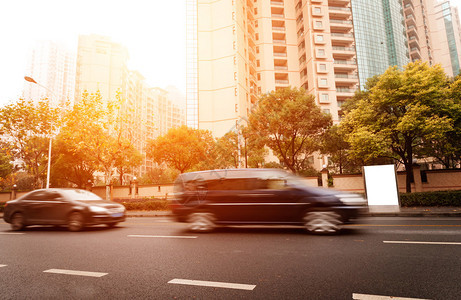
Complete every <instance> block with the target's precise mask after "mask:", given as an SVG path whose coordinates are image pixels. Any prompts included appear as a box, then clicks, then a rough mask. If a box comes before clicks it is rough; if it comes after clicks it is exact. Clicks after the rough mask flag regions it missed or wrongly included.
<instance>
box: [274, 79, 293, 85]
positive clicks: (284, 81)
mask: <svg viewBox="0 0 461 300" xmlns="http://www.w3.org/2000/svg"><path fill="white" fill-rule="evenodd" d="M289 84H290V82H289V81H288V79H276V80H275V85H277V86H284V87H287V86H288V85H289Z"/></svg>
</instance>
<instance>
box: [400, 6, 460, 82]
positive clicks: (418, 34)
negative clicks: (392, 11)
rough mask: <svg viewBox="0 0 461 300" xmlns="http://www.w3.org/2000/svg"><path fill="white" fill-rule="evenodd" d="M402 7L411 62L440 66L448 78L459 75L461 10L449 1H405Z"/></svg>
mask: <svg viewBox="0 0 461 300" xmlns="http://www.w3.org/2000/svg"><path fill="white" fill-rule="evenodd" d="M403 8H404V15H405V25H406V33H407V35H408V48H409V53H410V58H411V60H412V61H414V60H418V59H419V60H422V61H427V62H429V64H430V65H433V64H441V65H442V67H443V68H444V70H445V72H446V73H447V75H448V76H456V75H457V74H458V73H459V69H460V62H461V39H460V32H461V31H460V25H459V24H460V23H459V14H458V9H457V8H455V7H452V6H451V5H450V1H448V0H445V1H437V0H403Z"/></svg>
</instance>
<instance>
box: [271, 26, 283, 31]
mask: <svg viewBox="0 0 461 300" xmlns="http://www.w3.org/2000/svg"><path fill="white" fill-rule="evenodd" d="M272 31H279V32H285V27H276V26H272Z"/></svg>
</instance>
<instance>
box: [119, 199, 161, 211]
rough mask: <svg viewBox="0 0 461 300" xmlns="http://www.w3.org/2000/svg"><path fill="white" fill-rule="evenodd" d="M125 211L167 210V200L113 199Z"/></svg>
mask: <svg viewBox="0 0 461 300" xmlns="http://www.w3.org/2000/svg"><path fill="white" fill-rule="evenodd" d="M114 201H115V202H118V203H121V204H123V205H124V206H125V208H126V209H127V210H169V207H168V203H169V202H168V200H165V199H148V198H144V199H115V200H114Z"/></svg>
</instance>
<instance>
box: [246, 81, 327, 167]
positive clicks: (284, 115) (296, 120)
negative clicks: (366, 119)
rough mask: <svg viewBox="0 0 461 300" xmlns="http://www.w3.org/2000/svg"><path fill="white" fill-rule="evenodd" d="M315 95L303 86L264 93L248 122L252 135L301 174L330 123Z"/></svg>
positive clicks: (251, 136)
mask: <svg viewBox="0 0 461 300" xmlns="http://www.w3.org/2000/svg"><path fill="white" fill-rule="evenodd" d="M331 122H332V121H331V116H330V115H328V114H325V113H323V112H322V111H321V110H320V108H319V107H318V106H317V105H316V104H315V100H314V97H313V96H312V95H308V94H307V93H306V92H305V91H304V90H303V89H300V90H298V89H296V88H286V89H281V90H277V91H275V92H272V93H268V94H266V95H263V96H262V97H261V99H260V100H259V102H258V106H257V108H256V109H255V111H254V112H253V113H252V114H251V115H250V118H249V122H248V130H249V136H250V138H251V139H254V140H259V141H260V142H261V143H263V144H265V145H266V146H267V147H269V148H270V149H272V151H274V153H275V154H276V155H277V156H278V158H279V159H280V160H281V162H283V163H284V165H285V166H287V167H288V168H289V169H290V170H291V171H293V172H295V173H298V172H300V171H302V170H303V169H307V168H308V163H307V161H308V158H309V156H310V155H312V154H313V153H314V152H315V151H316V150H318V149H319V146H320V145H319V143H320V135H321V134H322V133H323V132H324V131H325V130H326V129H327V128H328V126H330V125H331Z"/></svg>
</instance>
